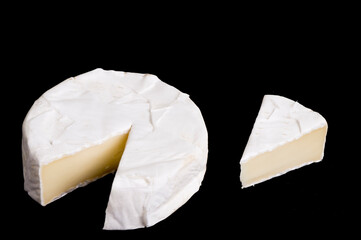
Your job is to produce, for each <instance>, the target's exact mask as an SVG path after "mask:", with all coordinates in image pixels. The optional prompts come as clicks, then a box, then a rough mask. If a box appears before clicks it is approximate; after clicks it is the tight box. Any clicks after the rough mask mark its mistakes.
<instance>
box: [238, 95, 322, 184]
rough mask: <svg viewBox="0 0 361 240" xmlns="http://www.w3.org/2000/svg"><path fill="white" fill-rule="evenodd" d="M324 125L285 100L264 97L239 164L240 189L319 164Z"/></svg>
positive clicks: (320, 120)
mask: <svg viewBox="0 0 361 240" xmlns="http://www.w3.org/2000/svg"><path fill="white" fill-rule="evenodd" d="M327 128H328V126H327V122H326V120H325V119H324V118H323V117H322V116H321V115H320V114H318V113H316V112H314V111H312V110H310V109H308V108H306V107H304V106H302V105H301V104H299V103H297V102H294V101H292V100H289V99H287V98H284V97H281V96H275V95H265V97H264V99H263V102H262V105H261V108H260V111H259V113H258V116H257V118H256V121H255V124H254V126H253V129H252V132H251V135H250V137H249V140H248V143H247V146H246V148H245V150H244V153H243V156H242V158H241V161H240V165H241V175H240V180H241V182H242V187H248V186H252V185H254V184H257V183H260V182H263V181H265V180H268V179H271V178H273V177H276V176H279V175H282V174H284V173H286V172H288V171H291V170H294V169H297V168H299V167H302V166H304V165H307V164H310V163H312V162H318V161H321V160H322V158H323V153H324V147H325V142H326V134H327Z"/></svg>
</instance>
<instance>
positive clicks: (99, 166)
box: [41, 133, 128, 205]
mask: <svg viewBox="0 0 361 240" xmlns="http://www.w3.org/2000/svg"><path fill="white" fill-rule="evenodd" d="M127 138H128V133H126V134H121V135H118V136H115V137H112V138H110V139H108V140H106V141H105V142H103V143H101V144H99V145H95V146H92V147H89V148H87V149H85V150H82V151H80V152H78V153H75V154H73V155H70V156H66V157H63V158H61V159H58V160H55V161H53V162H51V163H50V164H47V165H44V166H42V167H41V184H42V205H46V204H48V203H50V202H52V201H54V200H55V199H57V198H59V197H61V196H62V195H63V194H65V193H68V192H70V191H71V190H73V189H75V188H77V187H79V186H82V185H85V184H87V183H88V182H92V181H94V180H96V179H98V178H101V177H103V176H105V175H107V174H108V173H111V172H114V171H115V170H116V169H117V167H118V164H119V161H120V159H121V156H122V154H123V151H124V148H125V145H126V142H127Z"/></svg>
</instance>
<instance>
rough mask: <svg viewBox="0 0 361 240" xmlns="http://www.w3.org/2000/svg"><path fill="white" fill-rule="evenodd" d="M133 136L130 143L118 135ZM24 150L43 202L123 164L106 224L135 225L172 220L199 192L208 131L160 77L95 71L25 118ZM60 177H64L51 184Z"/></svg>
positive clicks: (35, 194)
mask: <svg viewBox="0 0 361 240" xmlns="http://www.w3.org/2000/svg"><path fill="white" fill-rule="evenodd" d="M128 133H129V135H127V140H126V143H125V142H124V141H123V140H124V139H123V140H121V139H118V140H119V142H118V141H117V140H114V139H117V137H120V138H122V136H125V134H128ZM112 139H113V140H112ZM109 141H110V142H112V143H114V144H110V145H111V146H112V147H111V148H110V149H111V150H109V151H107V150H106V149H107V147H106V146H107V145H109ZM117 142H118V143H117ZM119 144H120V145H124V144H125V148H124V151H123V147H119ZM113 147H115V149H114V148H113ZM22 149H23V151H22V153H23V169H24V180H25V181H24V187H25V190H26V191H28V193H29V195H30V196H31V197H32V198H33V199H35V200H36V201H38V202H39V203H41V204H42V205H46V204H47V203H49V202H51V201H53V200H56V199H58V198H59V197H62V196H63V195H64V194H66V193H68V192H69V191H71V190H73V189H75V188H77V187H79V186H84V185H86V184H87V183H89V182H90V181H93V180H95V179H97V178H99V177H101V176H103V175H104V174H107V173H108V172H112V171H114V169H115V168H116V166H117V168H116V175H115V177H114V180H113V184H112V188H111V193H110V196H109V202H108V207H107V209H106V219H105V225H104V228H105V229H133V228H139V227H145V226H151V225H153V224H155V223H157V222H159V221H161V220H162V219H164V218H166V217H167V216H169V215H170V214H172V213H173V212H174V211H175V210H176V209H177V208H179V207H180V206H181V205H182V204H184V203H185V202H186V201H187V200H188V199H189V198H190V197H191V196H192V195H193V194H194V193H195V192H196V191H197V190H198V189H199V186H200V185H201V182H202V179H203V176H204V174H205V171H206V163H207V155H208V133H207V129H206V126H205V123H204V120H203V117H202V114H201V112H200V110H199V109H198V107H197V106H196V105H195V104H194V103H193V102H192V101H191V100H190V98H189V96H188V95H187V94H185V93H182V92H180V91H179V90H177V89H176V88H174V87H172V86H170V85H167V84H166V83H164V82H162V81H160V79H159V78H158V77H156V76H154V75H151V74H138V73H126V72H117V71H105V70H103V69H95V70H93V71H90V72H88V73H84V74H81V75H79V76H76V77H73V78H69V79H67V80H65V81H63V82H61V83H60V84H58V85H57V86H55V87H53V88H52V89H50V90H48V91H47V92H45V93H44V94H43V95H42V96H41V97H40V98H39V99H38V100H37V101H35V103H34V104H33V106H32V108H31V109H30V110H29V112H28V114H27V116H26V117H25V120H24V123H23V139H22ZM92 151H96V152H99V153H100V152H102V153H101V154H100V155H102V157H99V158H98V157H97V156H96V155H97V154H92V153H91V152H92ZM121 152H122V153H121ZM90 155H91V156H90ZM120 155H122V156H121V159H120V162H119V157H120ZM70 162H74V164H75V163H76V164H77V165H78V166H77V169H78V170H79V171H78V170H75V171H73V172H74V173H72V175H73V177H74V179H72V180H70V181H69V182H70V183H69V184H68V183H67V184H65V181H64V182H61V181H62V180H61V178H62V176H63V174H60V173H61V172H66V171H67V169H69V168H70V167H71V164H70ZM108 162H111V163H112V164H111V167H109V168H107V166H108ZM118 162H119V165H118ZM58 165H59V166H58ZM60 165H64V166H60ZM85 165H89V166H87V167H90V169H88V168H87V167H84V168H82V167H80V166H85ZM98 168H99V169H98ZM72 170H73V169H72ZM108 170H109V171H108ZM82 171H84V172H82ZM53 174H55V175H56V174H59V175H58V176H56V177H55V180H53V183H51V181H50V180H49V179H51V178H52V177H53ZM80 175H82V176H80ZM66 177H67V176H64V178H66ZM52 186H56V187H55V188H54V189H55V190H54V193H52V191H50V190H49V189H53V187H52Z"/></svg>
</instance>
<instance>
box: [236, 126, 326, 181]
mask: <svg viewBox="0 0 361 240" xmlns="http://www.w3.org/2000/svg"><path fill="white" fill-rule="evenodd" d="M326 132H327V126H325V127H322V128H319V129H316V130H314V131H312V132H310V133H308V134H305V135H303V136H302V137H300V138H299V139H297V140H295V141H292V142H289V143H286V144H284V145H282V146H280V147H277V148H276V149H274V150H273V151H269V152H265V153H263V154H260V155H257V156H255V157H254V158H251V159H249V160H248V161H247V162H244V163H242V164H241V181H242V185H243V187H248V186H251V185H254V184H256V183H259V182H263V181H265V180H267V179H270V178H272V177H276V176H279V175H281V174H283V173H286V172H288V171H290V170H293V169H296V168H299V167H301V166H303V165H306V164H309V163H312V162H317V161H320V160H321V159H322V157H323V150H324V145H325V141H326Z"/></svg>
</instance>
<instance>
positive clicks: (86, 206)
mask: <svg viewBox="0 0 361 240" xmlns="http://www.w3.org/2000/svg"><path fill="white" fill-rule="evenodd" d="M27 7H28V6H22V7H21V8H20V9H21V11H19V9H18V8H15V9H17V10H16V11H14V15H13V18H14V19H13V20H15V19H18V21H14V23H13V24H12V25H8V24H5V28H6V34H4V39H5V43H4V45H3V51H4V52H5V51H6V52H7V53H8V54H6V55H5V57H4V58H5V60H6V65H4V69H5V70H6V72H7V73H9V74H8V75H6V76H5V78H6V79H3V82H4V83H5V88H4V89H3V92H4V93H5V94H4V95H3V96H2V97H3V98H4V100H3V110H4V113H5V117H3V119H4V121H7V124H6V125H4V126H9V128H11V134H8V135H7V139H11V141H7V142H6V145H3V146H4V147H5V148H4V151H5V152H8V153H9V155H8V156H9V157H7V158H6V159H3V160H4V164H5V165H3V171H5V173H6V175H5V176H6V178H5V180H4V181H3V183H4V184H3V185H4V189H3V191H4V192H3V194H2V198H3V200H5V201H6V203H5V204H3V209H4V213H6V214H5V215H4V221H5V225H3V229H4V230H8V231H10V232H12V233H14V234H23V233H29V234H32V235H33V236H34V237H36V236H37V234H39V233H41V232H42V231H46V232H51V233H52V235H54V236H58V235H63V234H64V235H67V236H69V237H70V236H73V234H76V233H80V234H89V235H90V236H93V235H100V236H102V237H108V236H110V237H111V236H115V237H117V236H119V237H122V236H128V237H137V236H142V237H159V236H162V235H163V236H168V237H175V236H181V235H183V236H193V235H194V234H204V235H206V236H210V235H208V234H209V233H215V234H216V233H217V234H218V233H219V234H221V235H220V236H222V237H228V236H235V237H239V238H241V237H245V236H253V237H260V236H267V237H283V236H284V237H287V236H300V235H304V236H314V235H315V234H318V235H319V236H326V235H328V234H329V233H331V234H338V233H341V234H348V233H351V232H352V231H353V230H355V225H354V223H356V222H357V221H358V220H352V219H353V218H354V217H356V218H357V217H358V216H359V215H358V214H357V212H359V204H358V203H357V200H356V198H357V197H356V195H357V189H358V187H356V186H352V185H353V184H354V183H356V180H353V179H351V178H354V177H355V176H356V175H352V174H351V171H352V170H354V169H355V167H354V166H355V162H356V161H357V159H356V158H355V157H356V156H357V155H354V154H352V153H351V150H352V143H351V142H352V140H351V138H350V137H352V136H357V132H358V128H357V127H355V126H357V122H358V120H357V119H358V118H359V117H358V116H357V111H358V109H357V108H356V107H355V106H356V103H357V94H355V92H357V89H358V86H357V80H359V74H358V76H357V77H355V75H353V74H352V73H351V72H352V71H354V70H355V68H356V66H358V65H357V64H356V63H355V61H354V60H353V59H354V57H357V56H359V55H357V53H356V52H355V51H356V49H355V48H354V47H353V45H352V44H353V42H354V41H355V36H356V34H355V33H354V32H355V31H354V28H353V27H352V26H351V24H352V23H353V21H354V16H353V15H352V13H351V14H343V15H341V13H345V10H344V9H338V6H332V7H333V8H328V7H329V6H318V7H316V6H303V7H304V8H298V7H291V6H290V7H289V8H287V10H284V9H280V8H279V7H280V6H272V7H273V8H272V10H271V8H269V7H271V6H264V5H259V6H256V7H254V8H249V7H243V6H238V7H237V9H235V7H234V6H218V5H217V4H214V5H213V6H201V7H196V6H192V5H191V6H179V5H177V6H165V7H163V8H161V7H159V8H158V9H157V10H158V11H151V10H148V9H147V6H145V8H146V9H145V10H144V9H143V10H142V11H140V10H139V9H138V8H137V7H135V6H133V7H131V8H129V7H125V6H118V8H116V9H112V7H111V6H102V7H99V6H92V7H93V8H92V10H87V8H86V7H87V6H85V5H84V6H82V7H80V8H75V6H72V5H67V6H62V7H64V8H60V9H62V10H61V11H59V12H57V11H56V10H58V9H59V6H45V9H46V10H43V11H40V10H38V11H35V12H34V11H30V10H29V9H28V8H27ZM32 7H33V8H40V7H41V6H32ZM98 7H99V8H98ZM299 7H300V6H299ZM110 9H112V10H113V11H111V12H109V14H108V11H109V10H110ZM118 10H119V11H118ZM25 13H26V14H25ZM3 56H4V55H3ZM357 58H359V57H357ZM98 67H100V68H103V69H106V70H118V71H128V72H138V73H152V74H155V75H157V76H158V77H159V78H160V79H161V80H162V81H164V82H166V83H168V84H170V85H172V86H174V87H176V88H178V89H179V90H180V91H182V92H185V93H188V94H189V95H190V97H191V99H192V100H193V101H194V102H195V103H196V104H197V105H198V107H199V108H200V110H201V111H202V114H203V117H204V119H205V122H206V125H207V129H208V134H209V155H208V164H207V172H206V175H205V178H204V180H203V183H202V186H201V187H200V190H199V191H198V192H197V193H196V194H195V195H194V196H193V197H192V198H191V199H190V200H189V201H188V202H187V203H186V204H185V205H183V206H182V207H180V208H179V209H178V210H177V211H176V212H175V213H174V214H172V215H171V216H169V217H168V218H166V219H165V220H163V221H161V222H159V223H158V224H156V225H154V226H152V227H149V228H144V229H137V230H130V231H103V230H102V227H103V222H104V217H105V208H106V205H107V201H108V195H109V192H110V188H111V183H112V179H113V175H108V176H106V177H105V178H103V179H101V180H98V181H96V182H94V183H92V184H90V185H88V186H87V187H84V188H80V189H78V190H76V191H74V192H72V193H71V194H68V195H66V196H65V197H63V198H62V199H60V200H58V201H55V202H54V203H51V204H50V205H48V206H46V207H42V206H40V205H39V204H38V203H36V202H35V201H33V200H32V199H31V198H30V197H29V196H28V195H27V193H26V192H25V191H24V190H23V176H22V160H21V135H22V134H21V125H22V121H23V119H24V118H25V115H26V113H27V111H28V110H29V109H30V107H31V105H32V104H33V102H34V101H35V100H36V99H37V98H39V97H40V95H41V94H42V93H43V92H45V91H46V90H48V89H49V88H51V87H53V86H54V85H56V84H57V83H60V82H61V81H63V80H65V79H66V78H68V77H71V76H76V75H78V74H81V73H84V72H87V71H90V70H93V69H94V68H98ZM7 84H10V86H7ZM355 90H356V91H355ZM8 91H9V94H6V93H7V92H8ZM265 94H277V95H282V96H285V97H287V98H290V99H292V100H296V101H298V102H299V103H301V104H303V105H304V106H306V107H309V108H311V109H313V110H314V111H317V112H319V113H320V114H322V115H323V116H324V117H325V118H326V120H327V121H328V124H329V131H328V135H327V141H326V148H325V157H324V159H323V161H322V162H320V163H317V164H312V165H310V166H306V167H304V168H301V169H298V170H296V171H292V172H289V173H287V174H285V175H283V176H280V177H277V178H274V179H271V180H269V181H266V182H264V183H261V184H258V185H256V186H254V187H250V188H246V189H241V183H240V181H239V174H240V167H239V160H240V158H241V156H242V153H243V150H244V147H245V145H246V143H247V140H248V137H249V134H250V132H251V130H252V126H253V123H254V120H255V118H256V116H257V113H258V110H259V107H260V105H261V101H262V98H263V95H265ZM5 160H7V161H5ZM9 163H10V166H7V165H8V164H9ZM4 169H5V170H4ZM355 178H357V177H355ZM356 226H357V225H356ZM247 234H253V235H247Z"/></svg>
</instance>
